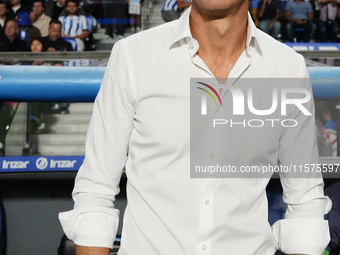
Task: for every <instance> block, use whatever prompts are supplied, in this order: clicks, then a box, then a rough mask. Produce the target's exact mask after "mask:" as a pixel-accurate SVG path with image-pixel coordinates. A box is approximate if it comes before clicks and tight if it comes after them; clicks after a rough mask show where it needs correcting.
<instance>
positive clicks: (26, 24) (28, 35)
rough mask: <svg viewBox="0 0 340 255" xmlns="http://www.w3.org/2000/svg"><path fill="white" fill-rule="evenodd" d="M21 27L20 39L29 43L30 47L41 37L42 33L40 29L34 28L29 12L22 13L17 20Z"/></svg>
mask: <svg viewBox="0 0 340 255" xmlns="http://www.w3.org/2000/svg"><path fill="white" fill-rule="evenodd" d="M16 21H17V23H18V26H19V37H20V39H21V40H23V41H25V42H27V45H28V46H30V45H31V42H32V41H33V40H34V39H36V38H40V37H41V33H40V31H39V29H38V28H36V27H34V26H32V24H31V22H32V21H31V20H30V18H29V14H28V12H20V13H19V14H18V16H17V18H16Z"/></svg>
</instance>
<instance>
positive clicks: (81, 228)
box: [59, 207, 119, 249]
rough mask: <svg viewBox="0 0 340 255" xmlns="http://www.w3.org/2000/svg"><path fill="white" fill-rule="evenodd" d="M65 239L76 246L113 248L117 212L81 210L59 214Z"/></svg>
mask: <svg viewBox="0 0 340 255" xmlns="http://www.w3.org/2000/svg"><path fill="white" fill-rule="evenodd" d="M59 221H60V223H61V226H62V228H63V231H64V233H65V234H66V236H67V238H68V239H70V240H72V241H73V242H74V243H75V244H76V245H81V246H88V247H107V248H111V249H112V248H113V243H114V239H115V237H116V234H117V229H118V223H119V211H118V210H117V209H108V208H102V207H101V208H82V209H74V210H71V211H68V212H62V213H59Z"/></svg>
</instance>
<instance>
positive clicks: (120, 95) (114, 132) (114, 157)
mask: <svg viewBox="0 0 340 255" xmlns="http://www.w3.org/2000/svg"><path fill="white" fill-rule="evenodd" d="M128 57H129V55H128V53H127V49H126V47H122V45H121V43H120V42H117V43H116V44H115V45H114V47H113V50H112V53H111V56H110V60H109V63H108V66H107V68H106V71H105V75H104V78H103V81H102V84H101V88H100V90H99V93H98V95H97V97H96V100H95V103H94V108H93V114H92V117H91V120H90V124H89V128H88V132H87V136H86V150H85V151H86V152H85V160H84V163H83V165H82V166H81V168H80V169H79V171H78V173H77V176H76V180H75V187H74V189H73V192H72V197H73V200H74V202H75V204H74V209H73V210H71V211H68V212H62V213H60V214H59V220H60V222H61V225H62V227H63V230H64V232H65V234H66V235H67V237H68V238H69V239H71V240H73V241H74V242H75V244H77V245H81V246H90V247H108V248H112V247H113V242H114V239H115V236H116V233H117V228H118V221H119V211H118V210H117V209H116V208H115V207H114V201H115V196H116V195H117V194H118V193H119V191H120V190H119V182H120V178H121V175H122V172H123V168H124V165H125V162H126V160H127V153H128V144H129V140H130V134H131V132H132V129H133V113H134V103H133V100H132V96H131V95H132V94H131V86H130V85H131V84H130V80H131V79H130V78H129V77H130V76H129V73H131V72H129V71H128V69H129V68H130V67H131V65H127V64H126V63H127V58H128ZM129 63H130V62H129Z"/></svg>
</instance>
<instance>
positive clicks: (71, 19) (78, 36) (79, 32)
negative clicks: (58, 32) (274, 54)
mask: <svg viewBox="0 0 340 255" xmlns="http://www.w3.org/2000/svg"><path fill="white" fill-rule="evenodd" d="M65 9H66V11H67V15H66V16H63V17H59V21H60V22H61V24H62V25H63V26H62V37H64V38H72V39H75V40H76V42H77V51H84V48H85V44H84V41H83V40H85V39H86V38H87V37H88V35H89V32H88V28H87V21H86V17H85V16H84V15H79V14H78V2H77V0H67V1H66V7H65Z"/></svg>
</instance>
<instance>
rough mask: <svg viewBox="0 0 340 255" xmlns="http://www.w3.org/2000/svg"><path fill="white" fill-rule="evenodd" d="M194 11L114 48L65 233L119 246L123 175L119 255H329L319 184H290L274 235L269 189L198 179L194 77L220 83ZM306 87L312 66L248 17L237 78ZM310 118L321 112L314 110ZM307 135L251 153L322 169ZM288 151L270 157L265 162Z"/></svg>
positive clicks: (258, 182) (250, 182) (262, 183)
mask: <svg viewBox="0 0 340 255" xmlns="http://www.w3.org/2000/svg"><path fill="white" fill-rule="evenodd" d="M190 12H191V8H189V9H188V10H187V11H186V12H185V13H184V14H183V15H182V16H181V18H180V19H179V20H176V21H173V22H169V23H166V24H164V25H161V26H159V27H156V28H153V29H149V30H147V31H144V32H141V33H138V34H136V35H133V36H130V37H128V38H126V39H123V40H120V41H119V42H117V43H116V44H115V45H114V47H113V50H112V54H111V57H110V60H109V63H108V66H107V69H106V72H105V75H104V78H103V82H102V86H101V89H100V91H99V94H98V96H97V98H96V101H95V104H94V110H93V115H92V118H91V121H90V125H89V129H88V134H87V138H86V154H85V161H84V164H83V165H82V167H81V169H80V170H79V172H78V174H77V178H76V181H75V188H74V191H73V199H74V201H75V206H74V209H73V210H71V211H69V212H64V213H60V215H59V218H60V221H61V224H62V227H63V229H64V232H65V233H66V235H67V236H68V238H70V239H72V240H74V242H75V243H76V244H78V245H83V246H95V247H112V244H113V242H114V238H115V235H116V231H117V227H118V219H119V217H118V216H119V212H118V210H117V209H115V208H114V201H115V196H116V195H117V194H118V193H119V181H120V177H121V174H122V171H123V168H124V165H125V166H126V174H127V178H128V182H127V200H128V205H127V208H126V210H125V215H124V222H123V230H122V242H121V248H120V250H119V255H136V254H143V255H144V254H148V255H160V254H162V255H166V254H176V255H184V254H188V255H193V254H198V255H225V254H242V255H273V254H274V253H275V251H276V249H281V250H282V251H283V252H285V253H287V254H291V253H304V254H310V255H321V254H322V252H323V250H324V248H325V247H326V246H327V244H328V242H329V229H328V222H327V221H325V220H324V219H323V215H324V213H325V211H327V210H329V209H330V208H329V203H327V201H328V199H327V197H325V196H324V193H323V180H322V178H321V175H318V176H317V178H310V179H302V178H286V176H285V175H281V182H282V185H283V189H284V202H285V203H287V204H288V208H287V213H286V216H285V219H283V220H279V221H277V222H276V223H275V224H274V225H273V227H272V228H271V227H270V225H269V223H268V203H267V198H266V193H265V187H266V185H267V183H268V181H269V178H258V179H256V178H249V179H247V178H210V179H205V178H190V171H189V164H190V141H189V140H190V122H189V120H190V111H189V110H190V109H189V108H190V107H189V105H190V102H189V97H190V90H189V85H190V78H191V77H195V78H199V77H203V78H214V75H213V74H212V72H211V71H210V70H209V68H208V67H207V66H206V65H205V63H204V62H203V60H202V59H201V58H200V57H199V56H198V55H197V54H196V53H197V50H198V48H199V44H198V42H197V41H196V40H195V39H194V38H193V37H192V35H191V31H190V26H189V16H190ZM306 76H308V71H307V68H306V65H305V62H304V58H303V57H302V56H301V55H299V54H297V53H295V52H294V51H293V50H292V49H291V48H289V47H287V46H285V45H283V44H281V43H279V42H277V41H275V40H274V39H272V38H271V37H269V36H268V35H267V34H265V33H263V32H261V31H260V30H258V29H257V28H256V27H255V25H254V23H253V21H252V19H251V17H250V15H249V14H248V33H247V42H246V49H245V50H244V52H243V53H242V54H241V56H240V57H239V59H238V60H237V62H236V64H235V66H234V67H233V69H232V70H231V72H230V74H229V77H234V78H238V77H244V78H254V77H260V78H269V77H290V78H291V77H306ZM307 89H309V90H310V91H311V87H310V83H309V84H307ZM306 107H307V108H308V110H309V111H311V112H313V111H314V103H313V100H311V103H309V104H308V105H307V106H306ZM295 130H296V132H298V133H299V132H301V130H298V129H295ZM302 131H303V134H302V133H300V135H299V136H297V137H295V138H294V139H295V143H293V144H291V143H288V142H286V140H283V141H281V140H280V141H278V140H273V141H267V142H266V143H262V144H259V145H258V151H257V152H259V153H257V154H254V152H252V151H248V148H247V147H245V148H244V150H243V152H242V153H243V155H248V156H249V157H250V158H252V157H257V155H261V158H266V159H268V160H270V161H273V160H277V158H278V157H279V159H280V160H281V162H282V164H286V163H287V164H288V163H290V162H295V161H294V160H296V159H297V158H298V160H301V162H304V163H316V162H318V151H317V147H316V142H315V132H314V120H313V119H312V118H310V121H309V122H308V123H304V127H303V129H302ZM294 135H296V133H290V132H288V131H285V134H284V135H283V136H287V137H289V136H294ZM313 138H314V139H313ZM288 140H289V139H288ZM288 140H287V141H288ZM289 141H291V140H289ZM279 142H280V145H279V146H277V150H276V151H273V153H268V154H266V153H261V152H265V151H267V150H266V146H268V144H269V145H270V146H271V145H272V143H273V144H278V143H279ZM216 153H218V152H216ZM252 153H253V154H254V155H253V154H252ZM314 177H315V176H314ZM326 204H327V206H326ZM327 207H328V208H327ZM326 208H327V209H326Z"/></svg>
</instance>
